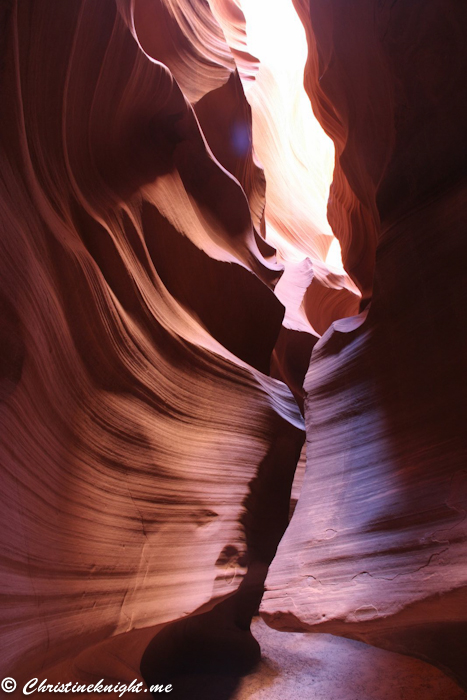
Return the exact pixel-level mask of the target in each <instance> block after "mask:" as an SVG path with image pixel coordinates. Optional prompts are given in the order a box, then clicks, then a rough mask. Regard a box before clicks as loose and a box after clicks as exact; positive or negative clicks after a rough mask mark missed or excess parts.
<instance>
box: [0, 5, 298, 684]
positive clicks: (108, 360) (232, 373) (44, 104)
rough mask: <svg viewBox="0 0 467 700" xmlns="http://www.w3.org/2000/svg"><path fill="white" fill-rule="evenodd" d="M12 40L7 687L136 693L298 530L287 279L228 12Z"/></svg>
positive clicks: (8, 86) (120, 17) (46, 29)
mask: <svg viewBox="0 0 467 700" xmlns="http://www.w3.org/2000/svg"><path fill="white" fill-rule="evenodd" d="M8 9H9V11H7V10H8ZM2 23H3V24H4V37H3V43H2V69H1V92H2V95H3V98H4V103H3V109H2V113H1V116H0V119H1V134H2V136H1V143H0V148H1V154H2V155H1V157H2V175H1V181H0V182H1V184H0V187H1V230H2V237H1V255H0V260H1V263H0V265H1V279H2V296H1V308H2V326H1V337H2V366H1V370H2V373H1V394H0V395H1V399H2V404H1V407H0V413H1V424H2V443H1V463H2V468H3V480H4V481H3V488H2V495H1V499H2V508H1V519H2V533H3V538H4V543H5V545H4V549H3V554H2V557H3V564H2V565H3V573H2V588H3V592H4V593H5V594H6V596H8V597H7V598H5V600H7V601H8V602H7V603H6V604H5V607H4V608H3V610H2V617H3V621H4V628H3V633H2V634H3V648H4V653H3V655H2V673H3V674H4V675H9V676H12V675H13V676H15V675H16V676H17V677H18V678H21V677H26V678H27V677H32V676H34V674H36V673H39V672H42V674H43V675H47V674H48V677H49V680H50V679H51V678H54V677H56V678H57V679H58V680H59V679H60V677H61V678H62V679H63V678H64V677H67V676H68V677H69V678H70V679H75V678H76V677H78V678H93V677H94V676H93V673H97V674H98V675H99V677H101V675H102V673H105V674H107V676H108V677H110V678H121V679H123V678H125V675H127V674H128V669H129V668H132V666H131V663H132V661H131V660H132V659H133V661H134V659H138V655H139V658H141V654H142V652H143V650H144V648H145V647H146V646H147V644H148V642H149V640H150V639H151V638H152V637H153V636H154V633H155V631H157V626H158V625H161V624H163V623H166V622H168V621H170V620H174V619H177V618H180V617H183V616H184V615H187V614H188V613H191V612H193V611H194V610H195V609H200V608H202V607H203V606H205V607H209V606H212V605H213V601H214V600H215V599H220V598H221V597H222V596H226V595H228V594H231V593H233V592H235V591H236V590H237V589H238V587H239V584H240V583H241V581H242V579H243V577H244V574H245V572H246V570H247V567H248V566H249V565H250V568H251V565H252V562H254V561H256V559H258V558H259V559H261V557H266V558H269V559H270V558H272V556H273V554H274V551H275V546H276V545H277V542H278V539H279V537H280V535H281V534H282V531H283V529H284V528H285V525H286V523H287V514H288V507H289V504H288V500H289V499H288V492H287V489H288V491H289V493H290V487H291V480H292V477H293V470H294V468H295V465H296V462H297V459H298V456H299V453H300V449H301V445H302V442H303V431H302V428H303V421H302V417H301V415H300V413H299V411H298V408H297V405H296V403H295V401H294V399H293V397H292V394H291V392H290V391H289V389H288V388H287V387H286V386H285V385H284V384H283V383H282V382H280V381H278V380H277V379H274V378H271V377H270V376H267V375H268V373H269V367H270V360H271V354H272V351H273V348H274V346H275V343H276V339H277V337H278V334H279V332H280V329H281V322H282V318H283V314H284V308H283V306H282V305H281V303H280V302H279V300H278V299H277V298H276V297H275V296H274V294H273V292H272V288H273V287H274V284H275V283H276V282H277V280H278V278H279V277H280V275H281V271H282V267H281V265H279V264H278V263H277V261H276V260H275V258H274V250H273V249H272V248H271V246H269V245H268V244H266V243H265V241H264V240H263V238H262V237H261V236H260V232H259V229H260V227H261V220H262V212H263V209H264V176H263V173H262V171H261V170H260V168H259V166H258V165H257V164H256V163H255V161H254V157H253V153H252V147H251V117H250V112H249V107H248V105H247V103H246V101H245V97H244V94H243V90H242V87H241V83H240V81H239V78H238V74H237V71H236V65H235V61H234V58H233V56H232V53H231V52H230V49H229V47H228V45H227V43H226V42H225V40H224V38H223V34H222V31H221V29H220V26H219V24H218V23H217V22H216V20H215V18H214V16H213V15H212V14H211V12H210V9H209V6H208V5H207V4H206V3H198V2H196V3H195V2H192V3H190V2H169V1H167V2H162V1H161V2H151V3H149V2H145V1H144V0H137V2H135V3H130V2H128V3H126V2H123V1H122V2H118V3H117V5H116V4H115V3H114V2H113V1H112V0H103V1H102V2H98V3H96V2H94V0H70V1H69V2H68V1H67V2H66V3H64V2H62V0H53V2H50V0H47V2H46V1H45V0H33V1H32V0H31V2H28V1H26V2H21V3H15V2H13V3H11V5H10V7H9V8H6V9H5V12H4V16H2ZM193 105H194V106H195V110H194V109H193ZM213 114H215V121H216V122H217V124H218V127H219V133H221V135H222V134H225V141H224V140H223V137H222V138H221V139H220V140H219V141H218V140H216V139H217V138H218V132H216V130H215V128H214V125H213V123H212V119H213ZM232 120H233V122H232ZM232 123H235V124H237V123H238V124H239V125H240V127H239V128H240V137H238V138H237V141H235V136H234V137H232V138H233V141H232V139H230V141H229V138H228V137H229V133H230V130H231V127H232ZM200 125H202V126H203V129H204V130H205V133H203V131H202V129H201V126H200ZM206 139H208V140H206ZM208 141H209V143H212V149H211V147H210V146H208ZM232 143H233V146H232ZM238 143H240V146H239V145H238ZM229 144H230V145H229ZM250 207H251V208H250ZM278 470H280V474H277V472H278ZM271 475H272V476H271ZM276 477H277V478H279V482H277V478H276ZM271 479H274V480H275V482H273V483H272V484H271V483H269V482H271ZM281 479H282V481H281ZM268 480H269V481H268ZM274 483H275V484H276V486H277V483H279V486H280V488H278V494H279V495H278V499H279V501H280V504H279V510H280V508H282V509H285V511H284V512H285V515H284V517H282V516H280V517H278V513H277V512H276V511H275V512H274V513H272V514H271V513H270V507H269V506H268V499H267V498H266V501H265V500H264V498H263V497H262V493H263V492H264V493H266V494H267V492H268V489H269V490H271V488H273V486H274ZM258 484H259V486H258ZM273 505H274V508H275V504H273ZM246 513H247V515H245V514H246ZM258 513H259V514H260V516H261V518H260V520H261V522H262V523H263V524H262V525H258V528H259V530H258V531H257V529H255V528H257V521H258ZM245 518H246V519H247V522H246V523H245ZM271 518H272V519H273V521H274V522H272V524H271V523H270V520H271ZM268 523H269V524H268ZM268 528H269V531H268ZM278 528H279V530H278ZM281 528H282V531H281ZM258 532H259V534H258ZM272 532H273V535H271V533H272ZM268 538H269V539H268ZM265 543H266V544H265ZM265 549H266V550H267V551H266V552H265ZM255 558H256V559H255ZM266 566H267V564H266ZM253 568H254V567H253ZM253 573H254V572H253ZM253 578H254V577H253ZM143 628H145V629H143ZM138 630H142V631H141V632H139V631H138ZM126 638H127V641H124V642H123V647H124V648H126V649H127V650H128V654H129V659H128V666H127V667H126V666H125V663H124V662H123V661H121V660H120V661H119V660H118V659H119V658H120V659H121V658H125V654H124V653H123V652H122V654H121V656H120V657H119V649H120V648H121V647H120V646H119V645H120V644H122V639H126ZM109 639H110V642H107V641H106V640H109ZM109 644H110V649H109ZM93 645H94V646H93ZM95 645H98V646H95ZM99 645H100V646H99ZM133 657H134V658H133ZM138 663H139V661H137V664H138ZM57 664H61V665H58V666H57ZM54 665H55V666H56V668H55V670H53V669H52V670H51V667H52V666H54ZM133 666H134V664H133ZM64 669H65V670H64ZM125 669H126V670H125ZM65 671H66V673H65ZM132 673H133V672H132ZM2 677H3V676H2Z"/></svg>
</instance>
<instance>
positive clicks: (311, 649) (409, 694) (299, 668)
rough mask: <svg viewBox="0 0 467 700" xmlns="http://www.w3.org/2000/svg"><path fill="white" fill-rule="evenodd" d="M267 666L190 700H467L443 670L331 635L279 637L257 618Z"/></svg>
mask: <svg viewBox="0 0 467 700" xmlns="http://www.w3.org/2000/svg"><path fill="white" fill-rule="evenodd" d="M252 631H253V634H254V635H255V637H256V638H257V639H258V641H259V642H260V644H261V648H262V661H261V663H260V665H259V666H258V667H257V669H256V671H255V672H253V673H251V674H249V675H248V676H245V677H244V678H242V679H241V680H240V682H238V681H236V680H234V679H232V680H231V683H229V681H226V680H225V679H221V678H218V679H215V678H212V677H210V678H203V677H200V678H199V680H198V681H197V682H196V683H194V684H193V686H192V687H191V688H190V692H189V694H188V695H187V698H188V697H189V698H190V700H194V699H195V698H196V699H197V698H203V700H466V699H467V694H466V693H464V692H463V691H462V690H461V689H460V688H459V687H458V686H457V684H456V683H454V681H452V680H451V679H450V678H448V677H447V676H446V675H444V674H443V673H442V672H441V671H440V670H438V669H437V668H435V667H434V666H431V665H430V664H427V663H424V662H423V661H420V660H418V659H413V658H410V657H408V656H403V655H401V654H395V653H393V652H389V651H384V650H382V649H376V648H375V647H371V646H368V645H366V644H363V643H361V642H356V641H353V640H350V639H345V638H343V637H334V636H332V635H330V634H300V633H296V634H295V633H284V632H277V631H275V630H273V629H271V628H269V627H268V626H267V625H266V624H265V623H264V622H263V621H262V620H260V619H255V620H254V622H253V625H252Z"/></svg>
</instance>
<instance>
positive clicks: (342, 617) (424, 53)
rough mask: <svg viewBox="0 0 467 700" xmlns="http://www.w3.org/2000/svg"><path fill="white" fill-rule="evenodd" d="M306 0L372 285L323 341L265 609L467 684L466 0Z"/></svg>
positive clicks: (351, 265)
mask: <svg viewBox="0 0 467 700" xmlns="http://www.w3.org/2000/svg"><path fill="white" fill-rule="evenodd" d="M296 5H297V9H298V10H299V12H300V14H301V17H302V20H303V21H304V24H305V26H306V28H307V35H308V40H309V59H308V65H307V71H306V81H305V82H306V86H307V89H308V92H309V95H310V98H311V101H312V104H313V108H314V110H315V112H316V114H317V115H318V117H319V119H320V121H321V123H322V124H323V126H324V127H325V129H326V130H327V131H328V133H330V134H331V135H332V136H333V138H334V140H335V143H336V154H337V155H336V162H337V165H336V171H335V177H334V183H333V187H332V190H331V198H330V203H329V215H330V220H331V222H332V224H333V226H334V227H335V230H336V233H337V235H338V236H339V238H340V241H341V244H342V247H343V259H344V261H345V262H346V266H347V269H348V271H349V273H350V274H352V276H353V277H354V278H355V279H356V280H358V282H359V284H360V287H361V288H362V290H363V293H364V295H365V289H367V288H368V287H369V284H370V280H371V277H372V275H373V269H374V293H373V300H372V303H371V307H370V309H369V310H368V313H367V312H365V313H363V314H361V315H359V316H356V317H355V318H354V319H347V320H344V321H338V322H336V323H334V324H333V326H332V327H331V328H330V329H329V330H328V331H327V332H326V333H325V334H324V335H323V337H322V338H321V339H320V340H319V342H318V343H317V344H316V345H315V347H314V349H313V354H312V359H311V363H310V367H309V370H308V373H307V376H306V379H305V390H306V400H305V420H306V428H307V471H306V475H305V480H304V486H303V490H302V493H301V496H300V499H299V502H298V504H297V508H296V510H295V514H294V517H293V519H292V522H291V525H290V528H289V529H288V531H287V533H286V535H285V537H284V539H283V540H282V542H281V545H280V547H279V550H278V554H277V557H276V559H275V560H274V562H273V565H272V567H271V569H270V572H269V575H268V579H267V592H266V595H265V597H264V599H263V603H262V614H263V616H264V618H265V619H266V620H267V621H268V623H269V624H271V625H272V626H274V627H276V628H278V629H288V630H303V631H313V632H321V631H322V632H331V633H332V634H339V635H343V636H347V637H353V638H355V639H359V640H362V641H366V642H369V643H372V644H375V645H377V646H381V647H385V648H387V649H391V650H396V651H400V652H403V653H408V654H412V655H414V656H419V657H420V658H424V659H426V660H428V661H431V662H432V663H435V664H437V665H438V666H440V667H441V668H442V669H444V670H445V671H447V672H448V673H451V674H452V675H453V676H454V677H456V678H457V680H458V681H459V682H461V683H464V684H466V683H467V678H466V676H465V663H464V651H465V645H466V634H467V615H466V612H467V568H466V565H465V561H466V554H467V549H466V522H467V521H466V511H467V491H466V484H467V481H466V478H467V472H466V456H467V450H466V440H465V425H464V423H465V416H466V415H467V406H466V395H465V386H466V385H467V371H466V362H465V358H466V351H467V333H466V329H465V323H464V321H463V318H464V316H465V306H466V301H467V283H466V274H465V260H466V258H467V244H466V238H465V221H466V218H467V188H466V184H465V175H466V172H467V169H466V165H467V164H466V160H465V153H466V146H467V144H466V138H465V128H464V125H465V121H466V118H467V97H466V93H465V91H464V90H462V89H460V88H459V86H460V85H461V84H462V81H463V77H462V76H463V75H464V74H465V70H466V69H467V54H466V51H465V46H464V42H463V39H462V37H463V36H464V34H465V31H466V30H467V11H466V7H465V6H464V5H463V4H462V3H458V2H448V3H443V4H442V5H441V3H440V2H438V1H437V0H432V1H430V2H428V3H427V2H423V3H421V2H414V3H410V4H407V3H398V2H392V3H389V2H376V1H373V0H359V1H358V2H354V3H343V2H339V1H338V0H332V1H331V2H329V1H326V2H324V1H321V0H313V2H310V3H309V4H308V3H307V2H306V1H305V0H303V1H298V0H297V2H296ZM376 240H377V243H378V247H377V252H376V258H375V261H374V263H373V260H372V250H373V249H374V246H375V244H376Z"/></svg>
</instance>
